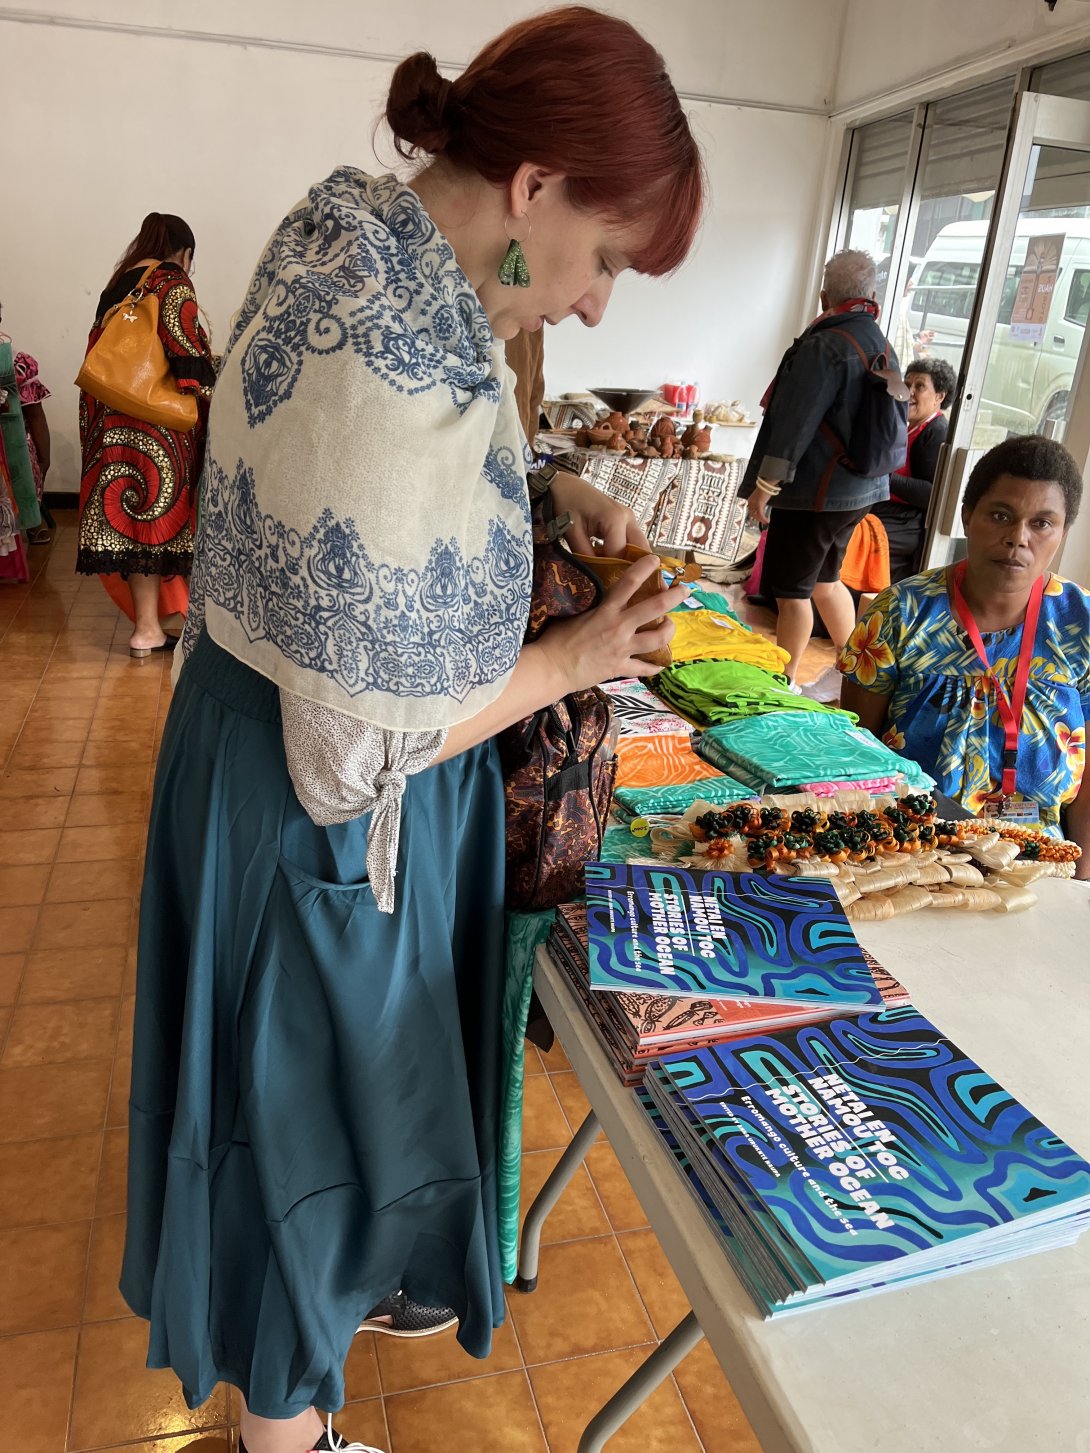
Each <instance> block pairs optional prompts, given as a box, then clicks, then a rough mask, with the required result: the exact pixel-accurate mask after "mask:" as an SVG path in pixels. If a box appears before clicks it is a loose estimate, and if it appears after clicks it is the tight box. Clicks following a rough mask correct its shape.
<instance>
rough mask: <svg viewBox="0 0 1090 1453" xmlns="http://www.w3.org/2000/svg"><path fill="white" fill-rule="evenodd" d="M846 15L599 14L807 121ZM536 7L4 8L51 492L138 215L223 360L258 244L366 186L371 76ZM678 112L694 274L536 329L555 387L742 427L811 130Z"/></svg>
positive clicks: (783, 299) (76, 3)
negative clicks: (739, 420) (333, 191)
mask: <svg viewBox="0 0 1090 1453" xmlns="http://www.w3.org/2000/svg"><path fill="white" fill-rule="evenodd" d="M62 3H63V0H62ZM844 3H845V0H821V5H820V7H819V6H816V5H815V4H814V0H760V3H759V4H758V3H755V0H674V3H673V4H672V5H671V6H670V7H669V8H667V7H663V6H662V5H661V4H660V3H659V0H626V3H616V4H612V3H609V4H607V5H606V7H605V8H613V9H616V10H617V11H618V12H621V11H623V13H624V14H626V16H628V18H630V19H632V20H633V21H634V22H635V23H636V24H638V25H641V26H642V28H644V30H645V33H647V34H648V36H649V37H650V38H651V39H652V40H653V41H654V42H655V43H656V44H657V45H658V46H659V47H660V48H661V49H662V50H663V53H664V54H665V56H666V59H667V63H668V64H669V66H670V68H671V72H672V74H673V76H674V80H675V83H676V84H677V86H678V88H679V90H681V91H682V92H684V93H687V94H689V95H690V96H700V95H709V94H714V95H724V96H731V97H733V98H734V99H736V100H739V101H751V100H761V101H763V102H765V103H767V104H770V105H772V106H790V107H801V108H807V107H811V108H814V109H817V110H820V109H821V108H824V106H825V105H826V104H827V101H828V98H829V95H830V91H831V82H832V74H833V69H834V66H835V59H836V50H837V42H838V34H839V32H838V28H837V25H836V23H834V22H835V21H836V20H837V18H838V17H839V15H840V13H841V12H842V10H843V6H844ZM535 8H538V7H536V6H534V5H532V4H527V3H524V0H474V3H470V0H457V3H453V4H451V3H440V0H402V3H401V4H399V5H397V6H385V5H383V6H380V5H378V4H371V3H368V4H357V3H348V0H312V3H310V4H307V5H299V4H297V3H295V0H269V3H260V0H236V3H233V4H231V5H223V4H222V3H220V0H188V3H187V4H186V5H185V6H178V5H177V4H174V3H166V0H145V3H142V4H141V5H140V6H139V7H135V6H133V5H131V4H128V3H125V0H67V3H66V4H64V14H65V16H67V17H68V23H63V18H61V20H60V21H59V23H55V24H51V25H39V24H28V23H23V21H22V20H21V19H20V18H18V17H17V13H16V11H15V10H14V7H11V6H0V55H2V57H3V76H4V85H3V92H2V94H0V106H2V107H3V110H4V113H5V116H7V117H10V118H11V120H10V121H9V122H8V126H7V130H8V134H9V135H16V136H18V135H23V136H24V137H25V135H26V130H25V128H26V120H25V118H27V117H32V118H33V145H29V144H28V145H15V146H12V147H9V148H8V151H7V154H6V157H5V165H4V182H3V197H4V204H5V205H4V211H5V225H4V226H3V227H2V228H0V299H2V300H3V304H4V328H5V329H6V331H8V332H10V333H11V334H12V336H13V337H14V339H15V342H16V346H17V347H22V348H25V349H26V350H27V351H29V352H31V353H34V354H35V355H36V356H37V357H38V358H39V361H40V363H41V365H42V375H43V378H44V379H45V381H46V382H47V383H48V384H49V385H50V387H51V388H52V389H53V394H54V397H53V399H52V400H51V401H50V402H49V403H48V404H47V406H46V408H47V414H48V417H49V422H50V427H51V430H52V433H53V437H54V461H55V464H54V469H53V471H52V473H51V475H50V487H51V488H53V489H71V488H74V487H75V486H76V484H77V481H78V476H79V459H78V437H77V429H76V394H75V390H74V388H72V386H71V380H72V379H73V378H74V377H75V374H76V370H77V368H78V365H79V361H80V359H81V358H82V354H83V348H84V344H85V341H86V335H87V329H88V327H89V326H90V323H91V321H92V318H93V314H94V305H95V302H96V300H97V298H98V294H99V292H100V290H101V288H102V286H103V285H104V283H105V281H106V279H107V278H108V276H109V274H110V272H111V271H112V269H113V265H114V262H115V260H116V258H117V257H118V255H119V254H120V252H121V251H122V250H123V248H124V247H125V245H126V244H127V243H128V241H129V239H130V238H131V237H132V236H133V235H134V233H135V231H136V229H137V227H138V225H139V222H140V219H141V218H142V217H143V215H144V213H145V212H147V211H148V210H149V209H151V208H156V209H158V210H160V211H171V212H177V213H179V214H180V215H182V216H184V217H185V218H186V219H187V220H188V221H189V222H190V224H191V225H192V226H193V229H194V232H195V234H196V237H197V263H196V270H195V283H196V287H197V294H198V297H199V299H200V301H201V304H202V306H203V307H204V308H205V310H206V311H207V313H208V314H209V315H210V317H211V319H212V323H213V328H214V336H215V339H216V340H218V341H219V342H220V343H222V342H223V341H224V340H225V338H226V333H227V326H228V320H229V318H230V316H231V314H232V312H233V311H234V309H235V308H236V307H237V305H238V303H239V301H240V299H241V297H242V294H243V291H244V289H245V286H246V283H247V280H248V278H249V274H250V270H251V268H252V266H253V263H254V261H255V260H256V257H257V256H258V253H259V251H260V249H261V247H262V244H263V243H264V241H265V239H266V237H267V236H268V234H269V232H270V231H271V230H272V228H273V227H274V226H275V224H276V223H277V221H278V220H279V219H280V217H281V216H282V215H283V213H284V212H285V211H286V210H287V209H288V208H289V207H290V206H291V205H292V204H293V203H294V202H295V201H296V200H297V199H298V197H299V196H300V195H302V193H303V191H304V190H305V188H306V186H307V185H308V184H309V183H310V182H312V181H313V180H315V179H317V178H318V177H321V176H323V175H325V174H326V173H327V172H329V171H330V170H331V169H332V168H333V167H334V166H335V165H337V164H339V163H343V162H345V161H349V162H353V163H355V164H357V165H361V166H363V167H364V168H370V167H374V166H376V160H375V157H374V155H373V153H372V145H371V136H372V127H373V125H374V121H375V119H376V118H377V116H378V115H379V114H380V113H381V109H382V103H383V100H384V97H385V92H386V87H387V85H388V81H389V75H390V70H391V60H390V59H389V58H390V57H396V56H400V55H403V54H406V53H407V52H408V51H410V50H412V49H416V48H419V47H420V46H422V45H425V46H427V47H428V48H430V49H431V50H432V51H433V52H434V53H435V54H436V55H437V56H438V57H439V59H440V60H441V61H442V62H443V63H445V64H448V65H450V66H451V67H454V66H457V65H460V64H463V63H464V62H465V61H466V60H468V59H469V58H470V56H471V55H472V54H473V52H474V50H475V49H476V48H477V47H478V46H479V44H480V43H481V42H483V41H484V40H486V39H488V38H489V37H490V36H491V35H492V34H494V33H496V32H497V31H498V30H499V29H501V28H502V27H503V26H504V25H506V24H507V23H509V22H510V21H512V20H514V19H516V18H519V17H520V16H523V15H526V14H528V13H531V12H532V11H533V10H534V9H535ZM819 10H820V14H818V13H817V12H818V11H819ZM45 12H46V6H45V5H40V6H38V7H37V9H36V12H35V13H36V14H37V16H38V17H39V18H41V17H42V16H43V15H44V14H45ZM27 13H28V12H25V11H24V12H19V13H18V15H21V16H22V17H24V18H25V16H26V15H27ZM137 22H138V24H137ZM785 35H789V36H790V37H791V45H790V46H789V47H785V46H784V45H783V38H784V36H785ZM216 36H218V37H219V38H218V39H217V38H215V37H216ZM232 37H234V39H232ZM240 37H257V38H259V40H260V43H257V44H250V45H246V44H240V43H238V38H240ZM365 53H370V55H368V54H365ZM771 57H775V59H774V60H773V59H771ZM690 109H691V112H692V114H693V118H694V123H695V125H696V127H697V130H698V131H699V133H700V136H701V139H702V141H703V143H704V145H705V147H706V150H707V162H708V171H709V176H710V179H711V183H712V207H711V211H710V214H709V219H708V225H707V227H706V229H705V231H704V234H703V236H702V238H701V241H700V245H699V248H698V250H697V254H696V256H695V257H694V258H693V260H692V261H691V263H690V264H689V265H688V267H687V268H686V269H685V270H684V271H683V272H682V273H681V274H680V275H679V276H678V277H677V278H675V279H673V280H670V281H668V282H665V283H652V282H649V281H646V280H643V279H634V278H629V279H625V280H624V281H622V283H621V284H620V285H619V287H618V290H617V294H616V297H615V300H614V303H613V305H612V307H611V310H610V314H609V316H608V317H607V319H606V320H605V322H604V323H603V325H602V326H601V327H600V328H599V329H597V330H595V331H593V332H587V331H586V330H584V329H582V328H581V327H580V326H579V324H578V323H577V322H569V323H568V324H566V325H564V326H563V327H562V328H561V329H559V330H557V331H556V332H555V333H550V335H549V339H548V344H547V347H548V365H547V377H548V381H549V384H550V387H551V388H552V389H555V390H556V391H563V390H565V389H569V388H583V387H587V386H588V385H591V384H597V385H606V384H609V383H612V384H620V385H626V384H629V383H633V384H640V383H643V382H644V381H647V382H649V383H658V382H660V381H662V380H663V379H665V378H669V377H672V376H678V375H683V376H685V377H688V378H697V379H699V380H700V382H701V384H702V386H703V389H704V392H705V396H706V397H713V396H714V397H723V396H725V397H727V398H734V397H742V398H744V399H745V400H746V401H747V403H748V404H749V405H750V406H751V407H752V406H754V405H755V404H756V402H757V399H758V397H759V396H760V393H761V392H762V391H763V389H764V386H765V384H766V383H767V381H768V378H769V377H770V374H771V371H772V369H773V368H774V366H775V363H776V361H777V359H778V357H779V354H780V352H781V351H782V348H783V347H784V345H785V343H786V342H787V341H788V339H789V337H790V335H791V333H792V332H793V330H794V328H795V325H796V323H797V321H798V318H799V316H800V310H801V309H802V307H803V298H802V290H803V283H802V281H801V278H802V275H803V273H804V272H805V270H806V265H807V263H808V261H809V254H810V251H811V249H812V246H813V243H812V238H813V234H814V226H815V218H816V209H817V206H818V201H819V198H818V193H819V190H820V186H821V174H822V166H823V162H824V157H825V148H826V136H827V133H828V130H829V126H828V123H827V122H826V121H825V120H824V119H823V117H822V116H821V115H807V114H793V113H790V112H786V111H781V110H764V109H761V110H756V109H751V108H748V107H746V106H723V105H715V104H709V103H707V102H705V101H697V100H694V101H692V102H691V103H690ZM18 118H22V120H21V121H20V120H19V119H18ZM619 124H623V121H621V120H620V119H619ZM378 149H379V153H380V156H379V161H380V163H381V165H383V166H386V165H389V163H390V162H391V160H392V153H391V151H390V149H389V146H388V143H384V142H383V141H382V139H381V138H380V140H379V143H378ZM11 219H18V222H17V224H16V225H12V222H11Z"/></svg>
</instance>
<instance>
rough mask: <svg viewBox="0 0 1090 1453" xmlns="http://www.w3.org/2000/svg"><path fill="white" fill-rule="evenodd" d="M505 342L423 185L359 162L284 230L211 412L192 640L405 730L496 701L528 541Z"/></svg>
mask: <svg viewBox="0 0 1090 1453" xmlns="http://www.w3.org/2000/svg"><path fill="white" fill-rule="evenodd" d="M525 466H526V461H525V445H524V441H523V436H522V431H521V427H520V425H519V422H518V416H517V413H516V409H515V402H514V397H513V391H512V389H511V386H510V374H509V372H508V370H507V367H506V364H505V363H504V358H503V345H502V343H498V342H497V341H496V340H495V338H494V337H493V334H492V329H491V327H490V326H489V323H488V319H487V317H486V316H485V314H484V312H483V311H482V309H481V305H480V302H479V301H478V299H477V295H476V293H475V292H474V291H473V289H472V287H471V286H470V284H469V281H468V280H467V278H466V276H465V274H464V273H463V272H462V270H461V268H460V267H459V266H458V263H457V262H456V260H455V257H454V253H453V251H452V250H451V248H450V246H449V244H448V243H447V242H446V241H445V240H444V238H443V237H442V236H441V235H440V234H439V233H438V232H437V231H436V228H435V226H434V224H433V223H432V221H431V220H430V218H429V217H428V215H427V214H426V213H425V211H424V210H423V208H422V206H421V204H420V201H419V199H418V197H417V196H416V194H415V193H414V192H412V191H410V190H409V189H408V188H407V187H405V186H403V185H402V184H401V183H400V182H398V181H397V179H396V178H394V177H392V176H384V177H377V178H373V177H368V176H365V175H364V174H363V173H362V172H359V171H355V170H352V169H350V168H342V169H340V170H338V171H335V172H334V173H333V175H332V176H330V177H329V178H328V179H327V180H326V181H324V182H321V183H319V184H318V185H317V186H314V187H312V188H311V190H310V191H309V193H308V194H307V196H306V198H305V199H304V200H303V201H302V202H301V203H300V204H299V206H297V207H296V208H295V210H294V211H293V212H292V213H291V214H290V215H289V216H288V217H286V218H285V219H284V221H283V222H282V223H281V225H280V226H279V227H278V228H277V230H276V232H275V233H274V234H273V237H272V240H271V241H270V243H269V246H268V248H267V249H266V252H265V255H264V256H263V257H262V259H261V261H260V263H259V264H258V266H257V270H256V272H255V273H254V276H253V280H252V282H251V284H250V289H249V292H248V294H247V296H246V301H245V302H244V304H243V306H242V309H241V311H240V313H239V315H238V317H237V318H236V320H235V325H234V328H233V331H232V335H231V340H230V343H229V345H228V349H227V353H226V356H225V359H224V364H223V370H222V372H221V375H220V378H219V382H218V383H217V385H216V391H215V395H214V398H213V401H212V409H211V416H210V420H209V436H208V450H207V459H206V464H205V472H204V479H203V483H202V494H201V527H200V534H199V538H198V545H197V559H196V564H195V568H194V575H193V581H192V597H193V599H192V606H191V610H190V622H189V625H188V627H187V631H186V636H187V642H186V645H187V646H188V645H190V644H191V643H192V642H193V641H195V640H196V635H197V632H198V631H199V629H200V624H201V620H202V618H203V620H204V621H205V622H206V623H207V628H208V632H209V634H210V635H211V637H212V639H213V640H214V641H216V642H217V643H218V644H219V645H220V646H222V647H223V648H224V649H225V650H227V651H229V652H230V653H231V654H232V655H233V656H236V657H237V658H238V659H239V660H241V661H244V662H246V664H247V665H249V666H252V667H253V668H254V669H255V670H256V671H259V672H260V673H261V674H262V675H263V676H266V677H268V678H269V679H270V680H272V681H274V682H276V683H277V685H278V686H281V687H283V688H284V689H285V690H287V691H290V692H294V693H295V694H296V695H299V696H303V697H306V698H307V699H309V700H311V701H316V702H319V703H321V704H323V705H325V706H330V707H333V708H335V709H336V710H338V711H341V712H344V713H346V714H347V715H349V716H352V717H357V718H360V719H362V720H364V721H367V722H370V723H372V724H373V725H375V726H378V727H382V728H385V729H387V730H394V731H433V730H438V729H439V728H444V727H449V726H451V725H453V724H454V723H456V722H459V721H462V720H465V719H466V718H468V717H471V716H473V715H475V714H476V713H477V712H479V711H480V710H482V709H483V708H484V707H485V706H487V705H488V704H489V702H491V701H492V700H493V699H494V698H495V697H496V696H498V695H499V693H500V691H501V690H502V689H503V686H504V684H505V682H506V680H507V678H508V676H509V674H510V672H511V671H512V669H513V667H514V665H515V661H516V659H517V657H518V653H519V647H520V645H521V643H522V636H523V631H524V630H525V626H526V618H527V612H528V608H529V599H530V577H531V554H532V552H531V539H530V515H529V503H528V499H527V491H526V479H525Z"/></svg>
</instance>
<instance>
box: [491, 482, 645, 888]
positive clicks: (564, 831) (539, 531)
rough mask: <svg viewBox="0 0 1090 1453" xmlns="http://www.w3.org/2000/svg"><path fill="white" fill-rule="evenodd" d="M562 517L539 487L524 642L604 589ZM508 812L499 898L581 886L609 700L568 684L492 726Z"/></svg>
mask: <svg viewBox="0 0 1090 1453" xmlns="http://www.w3.org/2000/svg"><path fill="white" fill-rule="evenodd" d="M564 528H565V519H564V517H561V519H559V520H557V519H556V518H555V517H554V514H553V508H552V499H551V496H550V495H548V494H546V495H544V496H543V498H542V499H540V500H538V501H537V502H535V504H534V507H533V536H534V579H533V593H532V595H531V599H530V620H529V624H528V626H527V629H526V640H527V641H533V640H536V638H537V637H538V636H540V634H541V633H542V631H543V630H544V629H545V627H546V626H547V625H548V623H549V622H550V621H551V620H560V619H563V618H564V617H566V616H573V615H580V614H582V612H583V611H585V610H590V609H592V608H593V607H594V606H596V605H597V604H598V602H599V600H600V599H601V597H602V588H601V586H600V585H599V584H598V581H597V580H596V579H595V578H594V576H593V575H592V574H591V573H590V572H589V571H587V570H586V569H585V568H584V567H583V566H581V565H580V564H579V563H578V561H576V560H575V558H574V557H573V556H572V555H571V553H570V552H569V551H568V550H565V549H564V547H563V546H562V545H561V544H560V543H559V540H560V536H561V534H562V533H563V530H564ZM498 742H499V748H500V760H501V762H502V764H503V790H504V798H505V803H506V815H507V906H508V907H509V908H518V909H530V908H552V907H555V905H556V904H557V903H566V902H568V901H569V900H570V899H572V898H578V897H579V896H580V895H581V894H582V892H583V864H584V863H585V862H586V861H587V860H588V859H593V858H596V857H597V856H598V853H599V852H600V850H601V847H602V837H603V834H604V833H605V827H606V818H607V817H608V815H609V807H610V802H611V800H612V797H613V782H614V778H615V777H616V775H617V759H616V756H615V755H614V748H615V745H616V730H615V728H614V725H613V711H612V707H611V706H610V702H609V698H608V697H607V696H606V694H605V692H604V691H599V689H598V688H597V687H596V686H592V687H590V688H589V689H588V690H585V691H572V692H569V693H568V695H567V696H565V697H564V698H563V699H562V700H560V701H558V702H555V703H554V704H553V705H552V706H546V707H543V708H542V710H540V711H537V712H535V713H534V714H533V716H529V717H526V718H524V719H523V720H522V721H519V722H516V723H515V724H514V725H513V726H510V727H507V728H506V729H505V730H504V731H502V732H501V733H500V734H499V738H498Z"/></svg>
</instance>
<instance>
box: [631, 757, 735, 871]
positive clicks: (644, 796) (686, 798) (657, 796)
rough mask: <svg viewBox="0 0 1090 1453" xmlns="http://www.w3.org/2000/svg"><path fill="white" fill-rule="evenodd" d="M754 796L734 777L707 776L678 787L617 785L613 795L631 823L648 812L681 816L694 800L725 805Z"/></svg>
mask: <svg viewBox="0 0 1090 1453" xmlns="http://www.w3.org/2000/svg"><path fill="white" fill-rule="evenodd" d="M752 796H753V788H752V787H747V786H746V785H745V784H744V783H743V782H736V781H735V780H734V779H733V777H704V778H701V779H700V780H698V781H696V782H683V783H679V784H678V786H676V787H618V788H617V791H616V792H615V793H614V794H613V805H614V810H615V811H616V813H617V816H618V817H619V818H621V820H622V821H624V822H628V821H630V820H631V819H632V818H634V817H646V816H647V815H648V814H649V813H651V814H656V813H658V814H669V813H676V814H677V815H678V816H679V817H680V816H681V814H682V813H683V812H687V811H688V810H689V808H690V807H692V805H693V803H694V802H710V803H711V804H712V805H713V806H714V807H726V806H727V805H728V803H731V802H744V801H745V799H746V798H747V797H752ZM603 861H604V860H603Z"/></svg>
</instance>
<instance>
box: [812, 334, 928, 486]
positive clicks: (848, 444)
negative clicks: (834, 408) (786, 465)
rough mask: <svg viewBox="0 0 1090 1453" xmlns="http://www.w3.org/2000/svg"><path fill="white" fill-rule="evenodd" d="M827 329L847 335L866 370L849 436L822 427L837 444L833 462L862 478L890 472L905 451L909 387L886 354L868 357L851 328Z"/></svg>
mask: <svg viewBox="0 0 1090 1453" xmlns="http://www.w3.org/2000/svg"><path fill="white" fill-rule="evenodd" d="M826 331H827V332H829V333H838V334H839V335H840V337H841V338H846V339H847V340H848V342H849V343H850V344H851V345H852V347H853V348H854V349H855V351H856V353H858V354H859V357H860V358H861V359H862V362H863V367H864V368H865V369H866V378H865V379H864V381H863V397H862V402H861V405H860V408H859V412H858V413H857V414H856V416H855V422H854V423H853V425H852V432H851V436H850V437H849V438H848V439H847V440H844V439H841V438H840V437H839V436H838V435H837V434H836V432H835V430H833V429H831V428H830V427H829V425H828V424H822V426H821V429H822V433H823V434H824V435H825V437H826V438H827V439H828V440H830V442H831V443H833V444H834V445H835V447H836V453H835V455H834V458H833V461H832V464H833V465H837V464H839V465H841V466H842V467H843V468H844V469H847V470H849V471H850V473H852V474H858V475H860V476H861V477H862V478H863V479H877V478H878V477H879V475H883V474H893V473H895V472H896V471H897V470H898V469H900V467H901V465H902V464H903V463H904V462H905V455H906V453H907V450H908V404H907V403H906V402H905V400H907V398H908V390H907V388H906V387H905V382H904V379H903V378H902V377H901V374H900V371H899V370H898V369H897V368H894V367H892V366H891V362H890V356H889V354H888V353H876V354H875V355H874V356H873V357H871V355H870V354H869V353H868V352H867V350H866V349H865V348H864V347H863V345H862V344H861V343H860V341H859V339H858V338H856V336H855V334H854V333H853V332H852V331H851V329H850V328H829V329H827V330H826ZM830 472H831V470H830Z"/></svg>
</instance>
